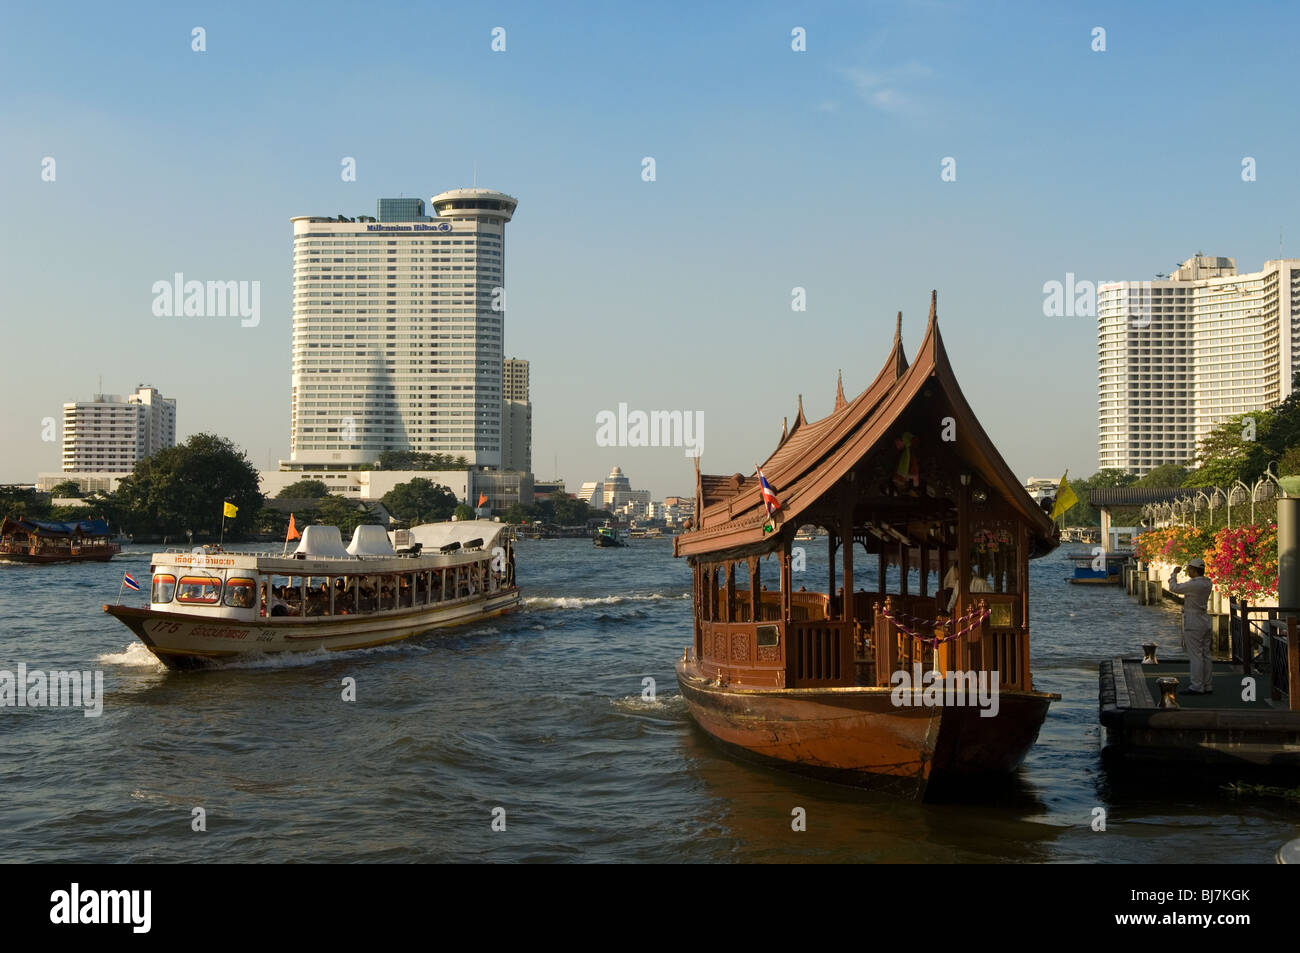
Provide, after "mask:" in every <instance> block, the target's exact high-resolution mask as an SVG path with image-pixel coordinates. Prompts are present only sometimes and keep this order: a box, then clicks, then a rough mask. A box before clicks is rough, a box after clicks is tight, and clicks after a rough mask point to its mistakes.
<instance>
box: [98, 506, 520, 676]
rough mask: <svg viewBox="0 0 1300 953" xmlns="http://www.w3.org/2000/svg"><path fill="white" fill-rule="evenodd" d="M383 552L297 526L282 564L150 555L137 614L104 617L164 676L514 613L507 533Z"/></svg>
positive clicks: (218, 555) (414, 538)
mask: <svg viewBox="0 0 1300 953" xmlns="http://www.w3.org/2000/svg"><path fill="white" fill-rule="evenodd" d="M403 542H404V543H406V544H407V545H405V546H404V547H403V548H402V549H401V550H395V549H394V548H393V545H392V540H391V538H390V536H389V535H388V533H386V532H385V531H384V528H383V527H382V526H358V527H357V529H356V532H355V533H354V534H353V537H352V542H351V544H350V545H349V546H348V547H347V548H346V549H345V548H344V546H343V540H342V537H341V536H340V535H339V531H338V527H336V526H308V527H307V528H306V529H304V530H303V534H302V539H301V541H300V542H299V544H298V548H297V550H295V551H294V552H293V553H222V552H209V551H206V550H204V549H203V548H201V547H200V548H199V549H198V550H195V551H188V552H182V551H170V552H165V553H155V554H154V555H153V558H152V559H151V563H152V565H151V566H150V567H149V569H150V572H151V574H152V580H151V585H150V598H149V605H148V607H147V608H139V607H135V606H125V605H106V606H104V607H103V609H104V611H105V612H106V613H108V614H109V615H111V616H113V617H114V618H116V619H118V620H119V621H121V622H122V623H123V624H124V625H125V626H126V627H127V628H129V629H130V630H131V631H132V632H134V633H135V634H136V635H137V636H139V638H140V641H142V642H143V643H144V644H145V645H146V646H147V647H148V648H149V651H151V652H153V654H154V655H155V656H157V657H158V659H159V660H160V661H162V663H163V664H164V665H167V666H168V667H169V668H196V667H199V666H202V665H204V664H207V663H211V662H214V661H219V660H223V659H231V658H235V657H237V656H241V655H252V654H262V653H265V654H275V653H280V652H311V651H318V650H322V649H323V650H325V651H329V652H337V651H342V650H345V649H359V648H369V647H371V646H375V645H384V644H387V643H389V642H398V641H401V640H402V639H408V638H410V637H412V636H415V635H419V634H420V633H422V632H427V631H429V630H430V629H434V628H439V627H441V626H449V625H459V624H462V623H465V622H476V621H478V620H480V619H485V618H488V617H489V616H494V615H497V614H499V613H502V612H506V611H509V610H510V609H513V608H514V607H515V606H517V605H518V604H519V588H518V586H517V585H516V584H515V553H514V540H513V538H512V537H511V533H510V527H509V526H508V525H507V524H505V523H498V522H495V521H493V520H463V521H457V522H448V523H431V524H426V525H423V526H416V527H413V528H412V529H411V530H409V535H408V536H407V537H406V538H405V539H404V540H403Z"/></svg>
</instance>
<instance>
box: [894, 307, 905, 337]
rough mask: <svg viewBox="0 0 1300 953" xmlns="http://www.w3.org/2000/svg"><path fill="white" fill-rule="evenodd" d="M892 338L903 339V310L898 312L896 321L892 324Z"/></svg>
mask: <svg viewBox="0 0 1300 953" xmlns="http://www.w3.org/2000/svg"><path fill="white" fill-rule="evenodd" d="M894 340H895V341H896V342H897V341H901V340H903V312H901V311H900V312H898V323H897V324H895V325H894Z"/></svg>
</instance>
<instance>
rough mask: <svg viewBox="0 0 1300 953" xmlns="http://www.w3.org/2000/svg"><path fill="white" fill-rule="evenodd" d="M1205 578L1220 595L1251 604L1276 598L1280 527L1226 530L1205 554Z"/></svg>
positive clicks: (1272, 525)
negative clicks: (1222, 593)
mask: <svg viewBox="0 0 1300 953" xmlns="http://www.w3.org/2000/svg"><path fill="white" fill-rule="evenodd" d="M1204 558H1205V574H1206V575H1207V576H1209V577H1210V579H1211V581H1213V582H1214V584H1215V586H1217V587H1218V589H1219V590H1220V591H1221V592H1225V593H1227V594H1228V595H1229V596H1232V597H1234V598H1236V599H1245V600H1247V601H1252V600H1254V599H1257V598H1263V597H1268V596H1275V595H1277V524H1276V523H1270V524H1268V525H1265V526H1234V527H1232V528H1231V529H1229V528H1227V527H1224V528H1223V529H1221V530H1219V531H1218V532H1217V533H1215V534H1214V540H1213V542H1212V545H1211V546H1210V548H1209V550H1208V551H1207V552H1206V553H1205V556H1204Z"/></svg>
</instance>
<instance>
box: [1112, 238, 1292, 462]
mask: <svg viewBox="0 0 1300 953" xmlns="http://www.w3.org/2000/svg"><path fill="white" fill-rule="evenodd" d="M1097 334H1098V411H1099V413H1098V416H1099V440H1098V458H1099V465H1100V466H1101V467H1102V468H1103V469H1106V468H1115V469H1119V470H1127V471H1129V472H1131V473H1136V474H1138V475H1142V474H1144V473H1146V472H1147V471H1148V470H1150V469H1152V468H1153V467H1158V466H1162V465H1164V464H1171V463H1172V464H1186V463H1187V462H1188V461H1190V460H1193V459H1194V458H1195V456H1196V447H1197V444H1198V442H1199V441H1200V440H1201V439H1202V438H1204V437H1205V436H1206V434H1208V433H1209V432H1210V431H1211V430H1212V429H1213V428H1214V427H1215V426H1216V425H1217V424H1219V423H1221V422H1222V421H1223V420H1225V419H1226V418H1228V417H1232V416H1234V415H1237V414H1243V413H1248V412H1250V411H1254V410H1266V409H1268V408H1270V407H1274V406H1276V405H1277V404H1278V403H1279V402H1280V401H1281V400H1282V399H1283V398H1285V397H1287V396H1288V395H1289V394H1290V393H1291V379H1292V375H1293V373H1294V370H1295V369H1300V259H1295V258H1289V259H1279V260H1275V261H1268V262H1265V263H1264V268H1263V270H1262V271H1257V272H1252V273H1251V274H1246V275H1239V274H1237V266H1236V262H1234V261H1233V259H1231V258H1220V257H1212V256H1206V255H1201V254H1200V253H1199V252H1198V253H1197V254H1196V255H1195V256H1194V257H1192V258H1189V259H1187V261H1185V262H1183V264H1182V265H1181V266H1180V267H1179V268H1178V269H1177V270H1176V271H1175V272H1174V273H1173V274H1171V275H1170V276H1169V277H1168V278H1167V279H1163V278H1162V279H1160V280H1156V281H1143V282H1133V281H1129V282H1120V283H1114V284H1103V285H1102V286H1101V287H1100V288H1099V289H1098V292H1097Z"/></svg>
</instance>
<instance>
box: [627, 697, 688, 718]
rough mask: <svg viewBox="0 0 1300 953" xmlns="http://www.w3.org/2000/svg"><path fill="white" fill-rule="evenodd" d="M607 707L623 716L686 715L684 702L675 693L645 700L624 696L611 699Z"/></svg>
mask: <svg viewBox="0 0 1300 953" xmlns="http://www.w3.org/2000/svg"><path fill="white" fill-rule="evenodd" d="M609 706H610V707H611V708H613V709H614V710H615V711H616V712H619V713H621V714H625V715H654V716H658V717H662V716H665V715H666V716H669V717H672V716H681V717H685V715H686V700H685V699H684V698H682V696H681V695H678V694H676V693H674V694H671V695H655V697H654V698H653V699H646V698H644V697H642V696H641V695H639V694H638V695H625V696H623V697H622V698H611V699H610V700H609Z"/></svg>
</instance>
